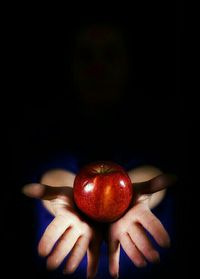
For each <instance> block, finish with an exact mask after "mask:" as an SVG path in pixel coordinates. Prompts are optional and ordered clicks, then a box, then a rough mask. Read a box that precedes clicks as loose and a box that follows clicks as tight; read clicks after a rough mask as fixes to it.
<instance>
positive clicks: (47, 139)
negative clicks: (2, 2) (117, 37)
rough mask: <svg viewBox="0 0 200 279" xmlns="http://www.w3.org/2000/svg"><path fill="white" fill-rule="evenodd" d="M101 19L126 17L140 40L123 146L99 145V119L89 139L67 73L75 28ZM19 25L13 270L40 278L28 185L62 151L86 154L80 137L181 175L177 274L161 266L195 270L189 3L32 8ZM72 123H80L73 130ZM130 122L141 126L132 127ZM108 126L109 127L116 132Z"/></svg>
mask: <svg viewBox="0 0 200 279" xmlns="http://www.w3.org/2000/svg"><path fill="white" fill-rule="evenodd" d="M97 17H99V18H100V19H102V17H105V18H107V19H109V20H110V21H116V20H117V21H119V22H120V23H121V24H124V26H126V27H127V28H128V31H129V32H132V34H134V36H133V38H134V39H135V38H136V39H137V45H136V49H135V58H136V66H137V71H136V87H137V88H142V90H141V91H140V92H141V93H140V94H138V95H137V94H136V95H134V96H132V95H129V96H128V97H127V98H128V102H127V104H126V105H127V108H128V109H129V110H131V111H132V113H131V115H132V118H130V115H129V118H127V119H126V123H125V122H123V121H124V119H123V117H122V118H121V117H119V119H118V118H117V121H119V125H118V127H120V130H121V131H122V133H124V130H126V129H127V131H128V132H127V133H124V134H125V135H126V137H125V138H123V140H122V141H121V142H120V145H119V144H118V143H117V144H116V146H115V141H114V140H113V139H112V140H110V142H108V143H107V142H106V141H105V142H104V143H103V144H102V141H101V144H100V142H98V139H99V141H100V139H101V137H98V133H101V134H102V130H101V132H100V130H99V129H98V128H97V127H95V123H94V122H93V121H91V122H90V123H89V124H88V123H87V126H88V125H89V127H88V128H87V132H88V131H90V132H91V134H90V140H91V141H90V142H88V140H84V137H83V134H84V124H85V123H84V121H85V119H81V115H80V114H79V108H80V107H79V105H80V104H78V103H77V102H76V101H74V98H73V90H72V86H71V84H70V79H69V80H68V78H67V75H66V71H68V69H67V65H68V63H70V61H68V60H67V59H68V58H67V57H68V56H67V55H66V54H67V53H68V52H69V53H70V48H72V47H73V46H72V45H71V37H72V35H73V32H74V30H76V28H77V27H79V26H81V24H83V23H85V22H86V21H87V20H88V18H89V19H90V20H91V19H92V18H94V19H96V18H97ZM15 23H16V24H13V26H12V31H13V32H12V33H11V35H12V36H11V37H12V38H11V41H12V42H13V44H14V46H13V47H12V48H11V50H12V54H14V55H13V59H12V63H11V65H10V67H11V68H12V74H13V79H10V85H11V88H12V90H11V91H12V92H10V94H9V98H8V99H9V100H8V103H9V109H8V115H9V117H8V119H7V123H6V126H7V143H8V146H9V147H8V157H9V172H10V175H9V176H8V181H9V183H8V186H7V188H6V191H5V199H4V202H5V209H6V212H7V213H8V218H5V226H4V228H6V229H5V230H4V232H5V236H6V239H8V240H9V243H11V249H12V251H13V247H14V251H13V252H11V251H10V249H9V251H8V256H7V257H6V263H8V268H9V266H10V265H11V266H12V265H14V266H16V268H15V269H14V270H12V271H14V274H15V272H16V274H20V276H21V277H22V276H25V277H26V278H30V276H32V277H33V278H35V276H36V271H35V265H34V256H33V254H32V253H33V250H34V247H33V241H32V239H33V238H34V230H33V219H34V216H33V202H32V201H31V200H29V199H26V198H25V197H23V196H22V195H21V194H20V189H21V188H22V186H23V185H24V184H25V183H27V182H29V181H28V179H29V177H30V176H31V175H32V174H33V173H34V171H35V169H37V167H38V165H39V164H41V163H42V162H43V161H48V158H49V159H50V158H52V156H53V155H55V154H56V153H57V152H62V151H63V150H66V151H68V150H70V152H72V153H75V154H76V155H77V156H79V155H80V154H81V155H82V156H86V154H82V153H81V149H80V138H81V141H82V142H83V146H84V147H85V149H86V150H87V152H88V158H89V160H92V159H103V158H106V159H107V158H108V159H109V158H112V155H113V154H112V152H111V151H110V150H111V148H109V144H110V145H112V150H113V149H114V150H116V148H119V146H120V148H122V146H128V147H127V148H129V149H130V150H131V152H130V155H129V156H130V157H131V156H133V154H136V155H138V154H142V156H145V155H148V158H152V159H154V158H157V159H158V162H159V164H160V165H161V166H162V167H163V169H164V170H166V171H171V172H174V173H176V174H177V175H178V177H179V181H178V185H177V187H176V189H175V190H174V193H175V195H176V200H177V217H176V219H177V233H178V237H177V241H178V243H177V247H178V249H177V255H174V261H175V262H174V263H173V264H172V267H173V268H171V269H169V270H168V273H169V274H167V273H166V270H165V271H161V273H162V276H165V275H166V274H167V275H166V276H172V275H174V273H176V272H181V271H182V270H183V271H184V272H185V273H186V272H188V273H189V263H190V260H189V256H188V254H187V253H186V251H189V250H187V249H188V247H189V246H190V244H191V240H190V239H189V238H185V235H186V234H188V233H189V229H188V226H185V224H186V223H187V222H188V224H189V213H188V211H187V210H186V209H185V207H184V205H185V201H186V199H185V196H184V191H185V189H186V188H187V186H188V184H187V183H188V180H187V167H188V143H187V128H186V127H187V125H186V118H185V116H186V115H185V112H186V98H185V95H184V93H183V92H184V80H183V66H184V53H183V52H184V50H183V49H184V48H183V45H184V33H183V31H184V30H183V29H184V28H183V7H182V5H180V4H178V3H177V6H176V5H175V4H174V6H173V5H170V6H167V4H160V5H159V6H156V7H155V5H154V6H150V5H149V6H148V7H141V6H140V7H135V8H132V10H130V9H128V7H127V9H126V8H124V9H116V10H115V9H114V8H113V9H109V11H108V10H107V9H106V8H105V9H101V11H100V12H99V13H98V12H97V9H94V10H93V11H89V10H88V11H85V12H82V13H81V12H77V11H75V10H73V12H71V11H70V9H69V10H68V13H67V14H66V15H65V16H64V15H62V16H61V17H59V18H58V19H57V18H54V16H53V14H52V15H51V16H50V15H47V14H45V15H44V16H43V15H42V16H40V17H37V16H36V15H35V16H33V15H31V14H30V13H29V12H27V13H26V15H24V16H22V17H19V18H17V20H16V21H15ZM130 44H131V42H130ZM69 59H70V56H69ZM144 100H145V101H144ZM138 104H140V105H138ZM141 104H142V106H141ZM66 108H67V109H66ZM125 111H126V109H125ZM116 117H117V116H116ZM94 118H95V115H94ZM97 118H98V117H97ZM120 119H123V121H122V120H120ZM115 120H116V119H115ZM120 121H121V122H120ZM149 123H153V124H152V125H149ZM145 124H146V125H145ZM68 125H70V127H72V133H70V134H69V132H68V128H67V127H68ZM85 125H86V124H85ZM107 125H108V124H107ZM111 125H112V123H111ZM132 125H133V126H134V129H133V130H132V129H130V130H128V129H129V128H130V127H131V126H132ZM108 127H109V125H108V126H107V129H108V130H109V128H108ZM144 127H145V129H144ZM79 131H80V132H79ZM136 131H137V133H136ZM91 135H92V136H93V137H94V140H93V138H91ZM82 137H83V138H82ZM96 146H98V148H96ZM90 147H91V149H90ZM94 150H96V153H95V154H94ZM122 150H123V151H122V153H123V152H126V154H128V153H127V150H125V147H124V149H122ZM124 150H125V151H124ZM127 158H128V155H127ZM123 160H124V158H123ZM8 196H9V197H10V198H9V199H10V201H9V204H8V203H7V197H8ZM12 205H13V206H12ZM183 247H185V249H186V250H185V249H183ZM7 250H8V249H7ZM6 255H7V254H6ZM18 260H19V264H18ZM11 262H12V264H11ZM15 263H17V265H15ZM175 267H176V268H175ZM12 271H11V272H12ZM164 273H165V274H164ZM37 276H38V274H37ZM43 276H44V275H43ZM159 276H160V275H159ZM32 277H31V278H32ZM162 278H165V277H162Z"/></svg>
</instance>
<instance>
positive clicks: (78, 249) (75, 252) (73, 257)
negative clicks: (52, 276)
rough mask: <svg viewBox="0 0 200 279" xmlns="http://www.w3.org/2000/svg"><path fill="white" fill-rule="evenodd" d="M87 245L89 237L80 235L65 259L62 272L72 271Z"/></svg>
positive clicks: (80, 259) (81, 257) (85, 250)
mask: <svg viewBox="0 0 200 279" xmlns="http://www.w3.org/2000/svg"><path fill="white" fill-rule="evenodd" d="M88 246H89V238H88V237H85V236H81V237H80V238H79V239H78V240H77V242H76V244H75V246H74V247H73V249H72V251H71V254H70V256H69V259H68V260H67V264H66V267H65V269H64V271H63V273H73V272H74V271H75V270H76V268H77V267H78V265H79V264H80V262H81V261H82V259H83V257H84V256H85V254H86V252H87V249H88Z"/></svg>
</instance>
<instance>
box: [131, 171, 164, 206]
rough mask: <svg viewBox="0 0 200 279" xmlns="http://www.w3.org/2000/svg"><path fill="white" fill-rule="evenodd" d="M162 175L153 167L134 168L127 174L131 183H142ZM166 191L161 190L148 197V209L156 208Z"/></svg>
mask: <svg viewBox="0 0 200 279" xmlns="http://www.w3.org/2000/svg"><path fill="white" fill-rule="evenodd" d="M160 174H162V171H161V170H159V169H158V168H156V167H154V166H142V167H138V168H135V169H133V170H131V171H130V172H129V176H130V178H131V181H132V182H133V185H134V183H140V182H144V181H148V180H150V179H152V178H154V177H156V176H158V175H160ZM165 193H166V190H165V189H164V190H161V191H159V192H156V193H154V194H151V195H149V196H148V200H149V207H150V208H151V209H152V208H154V207H156V206H157V205H158V204H159V203H160V202H161V201H162V199H163V198H164V196H165Z"/></svg>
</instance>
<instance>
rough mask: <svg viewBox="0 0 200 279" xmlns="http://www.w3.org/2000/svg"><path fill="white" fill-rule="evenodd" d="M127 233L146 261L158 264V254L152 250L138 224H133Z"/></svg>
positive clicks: (149, 242)
mask: <svg viewBox="0 0 200 279" xmlns="http://www.w3.org/2000/svg"><path fill="white" fill-rule="evenodd" d="M128 233H129V235H130V237H131V239H132V241H133V242H134V243H135V245H136V247H137V248H138V250H139V251H140V252H141V253H142V254H143V255H144V256H145V258H146V259H147V260H148V261H150V262H159V260H160V257H159V253H158V252H157V251H156V250H155V249H154V247H153V245H152V243H151V241H150V240H149V238H148V237H147V235H146V233H145V231H144V229H143V228H142V227H141V226H140V225H139V224H134V225H133V226H131V227H130V228H129V231H128Z"/></svg>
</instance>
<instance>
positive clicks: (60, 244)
mask: <svg viewBox="0 0 200 279" xmlns="http://www.w3.org/2000/svg"><path fill="white" fill-rule="evenodd" d="M23 193H24V194H25V195H27V196H29V197H33V198H39V199H41V200H42V201H43V202H44V204H45V203H46V204H48V208H49V209H50V211H51V213H52V214H53V215H54V216H55V218H54V219H53V221H52V222H51V223H50V224H49V225H48V227H47V228H46V230H45V232H44V234H43V236H42V238H41V240H40V242H39V245H38V252H39V254H40V255H41V256H43V257H46V256H47V257H48V258H47V267H48V268H49V269H56V268H57V267H58V266H59V265H60V264H61V263H62V262H63V260H64V258H65V257H66V256H67V255H68V254H69V253H70V255H69V257H68V259H67V262H66V265H65V268H64V271H63V272H64V273H72V272H74V271H75V270H76V268H77V267H78V265H79V264H80V262H81V260H82V259H83V257H84V256H85V254H86V252H87V257H88V263H87V277H89V278H93V277H94V276H95V274H96V272H97V269H98V262H99V254H100V245H101V239H102V236H101V233H100V230H98V229H97V227H96V228H94V227H93V226H92V225H91V224H90V223H88V221H86V220H84V219H83V217H82V216H80V214H79V213H78V212H77V210H76V207H75V205H74V202H73V196H72V188H71V187H52V186H47V185H43V184H35V183H34V184H28V185H26V186H25V187H24V188H23ZM55 244H56V245H55Z"/></svg>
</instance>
